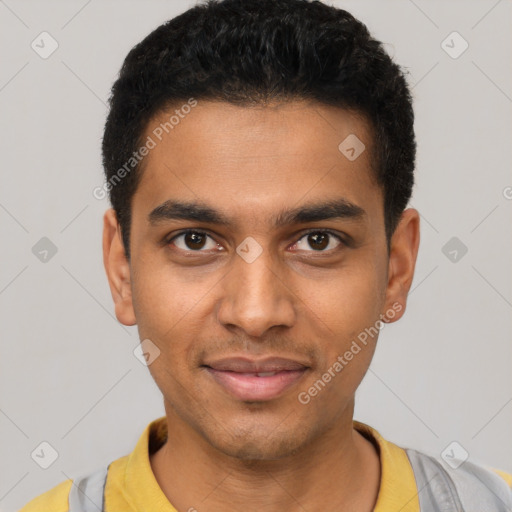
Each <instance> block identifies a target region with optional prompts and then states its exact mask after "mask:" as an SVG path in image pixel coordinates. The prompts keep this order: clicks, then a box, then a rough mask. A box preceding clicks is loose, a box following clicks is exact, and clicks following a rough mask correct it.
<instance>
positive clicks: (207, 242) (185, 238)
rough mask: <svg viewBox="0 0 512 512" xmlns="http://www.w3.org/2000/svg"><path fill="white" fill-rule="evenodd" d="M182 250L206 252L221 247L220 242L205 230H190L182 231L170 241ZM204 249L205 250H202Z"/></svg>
mask: <svg viewBox="0 0 512 512" xmlns="http://www.w3.org/2000/svg"><path fill="white" fill-rule="evenodd" d="M168 243H169V244H172V245H175V246H176V247H177V248H178V249H180V250H182V251H193V252H206V251H208V250H212V249H215V248H219V247H220V246H219V244H218V243H217V242H215V241H214V240H213V238H212V237H211V236H210V235H208V233H205V232H204V231H193V230H188V231H184V232H183V233H180V234H178V235H176V236H174V237H173V238H171V239H170V240H169V241H168ZM202 249H204V250H202Z"/></svg>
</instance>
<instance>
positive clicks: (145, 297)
mask: <svg viewBox="0 0 512 512" xmlns="http://www.w3.org/2000/svg"><path fill="white" fill-rule="evenodd" d="M190 110H191V111H190V112H189V113H188V114H187V115H186V116H183V117H180V120H179V123H176V124H174V125H173V128H172V129H168V132H169V133H165V131H164V132H163V134H162V133H161V131H162V130H160V131H158V127H161V126H162V123H165V122H167V121H169V117H170V115H172V114H173V112H162V113H160V114H159V115H158V116H156V117H155V118H154V119H153V120H152V122H151V123H150V124H149V126H148V128H147V132H146V134H145V137H144V140H146V138H147V137H148V136H150V137H151V138H152V139H153V141H154V142H155V145H154V147H153V148H152V149H151V150H150V151H149V154H148V155H147V156H146V157H145V160H144V164H143V175H142V179H141V181H140V184H139V187H138V189H137V191H136V193H135V195H134V197H133V202H132V225H131V241H130V250H131V259H130V262H129V263H128V262H127V261H126V259H125V258H124V252H123V248H122V243H121V237H120V232H119V226H118V225H117V223H116V220H115V215H114V214H113V211H112V210H109V211H107V213H106V214H105V229H104V259H105V266H106V268H107V274H108V277H109V282H110V286H111V289H112V295H113V297H114V300H115V303H116V315H117V318H118V319H119V321H121V322H122V323H123V324H126V325H133V324H135V323H136V324H137V326H138V330H139V334H140V339H141V340H150V342H147V341H146V342H144V343H146V350H147V352H148V353H149V354H150V356H149V357H150V361H151V363H150V364H149V370H150V372H151V375H152V376H153V378H154V379H155V382H156V383H157V385H158V387H159V388H160V390H161V392H162V394H163V396H164V400H165V405H166V411H167V412H168V414H172V415H174V416H175V417H176V421H179V422H181V424H182V425H184V426H185V427H186V428H188V429H190V431H191V432H192V431H193V432H195V433H196V434H199V435H200V437H201V438H202V439H203V440H205V441H206V442H207V443H208V445H209V446H211V447H213V448H215V449H217V450H220V451H221V452H222V453H225V454H228V455H232V456H236V457H239V458H243V459H259V460H264V459H268V460H270V459H277V458H281V457H285V456H287V455H289V454H291V453H296V452H297V451H298V450H300V449H301V448H302V447H305V446H307V445H308V444H310V443H311V442H313V441H314V440H315V439H319V438H321V436H325V435H326V434H328V433H329V432H331V431H333V430H334V429H335V428H336V426H339V425H340V422H345V423H346V422H350V424H351V421H352V413H353V405H354V394H355V391H356V389H357V387H358V385H359V383H360V382H361V380H362V378H363V376H364V374H365V372H366V371H367V369H368V366H369V364H370V361H371V358H372V355H373V352H374V349H375V344H376V341H377V337H378V327H379V326H381V325H382V320H384V321H389V322H391V321H395V320H397V319H398V318H400V316H401V315H402V314H403V311H404V309H405V299H406V294H407V291H408V289H409V287H410V284H411V281H412V277H413V271H414V263H415V259H416V252H417V248H418V240H419V239H418V218H417V212H416V211H415V210H406V212H405V213H404V215H403V217H402V222H401V223H400V225H399V227H398V228H397V231H396V232H395V234H394V236H393V240H392V245H391V252H390V254H388V251H387V246H386V237H385V230H384V209H383V193H382V190H381V188H380V187H379V186H378V185H377V184H376V183H375V181H374V179H373V174H372V171H371V169H370V151H371V135H370V132H369V130H368V126H367V124H366V122H365V120H364V119H363V118H361V117H358V116H356V115H354V114H353V113H350V112H348V111H346V110H342V109H336V108H333V107H326V106H321V105H318V104H315V103H306V102H293V103H286V104H280V105H273V106H266V107H263V106H260V107H257V108H256V107H250V108H249V107H238V106H233V105H230V104H226V103H221V102H208V101H199V102H198V103H197V105H196V106H195V107H194V108H193V109H190ZM155 130H157V131H156V132H155ZM155 133H157V134H159V136H155ZM351 134H353V135H355V136H357V138H358V139H359V140H360V141H361V142H362V143H363V144H364V145H365V149H364V150H363V151H362V153H361V154H360V155H359V156H358V157H357V158H355V159H354V158H353V157H354V155H357V152H358V149H360V148H361V147H362V146H357V147H356V146H354V147H355V150H354V151H351V150H350V147H349V148H348V149H347V148H345V146H343V147H342V149H343V148H344V151H341V150H340V149H339V145H340V143H341V142H342V141H344V140H345V139H346V138H347V137H348V136H349V135H351ZM353 135H351V137H353ZM160 138H161V140H160ZM348 140H349V141H350V140H352V142H353V141H354V140H355V139H353V138H352V139H348ZM151 145H152V144H151ZM349 146H353V144H352V145H349ZM347 156H349V157H350V158H348V157H347ZM364 333H366V335H365V334H364ZM363 340H364V341H363ZM153 357H154V360H152V359H153Z"/></svg>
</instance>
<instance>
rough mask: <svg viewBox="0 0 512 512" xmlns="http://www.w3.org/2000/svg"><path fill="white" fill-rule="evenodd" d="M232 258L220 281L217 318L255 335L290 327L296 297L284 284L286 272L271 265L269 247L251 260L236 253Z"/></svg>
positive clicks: (229, 325)
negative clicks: (221, 286) (221, 284)
mask: <svg viewBox="0 0 512 512" xmlns="http://www.w3.org/2000/svg"><path fill="white" fill-rule="evenodd" d="M233 258H234V261H233V263H232V268H231V269H230V271H229V272H228V273H227V275H226V276H225V277H224V279H223V280H222V283H223V292H224V293H223V295H222V298H221V300H220V305H219V307H218V310H217V317H218V321H219V322H220V323H221V324H222V325H224V326H225V327H230V328H233V326H235V327H238V328H240V329H243V330H244V331H245V333H246V334H247V335H249V336H255V337H260V336H262V335H263V334H265V332H266V331H268V330H269V329H271V328H273V327H277V326H279V327H291V326H292V325H293V324H294V322H295V317H296V311H295V309H296V308H295V303H296V300H297V298H296V295H295V294H294V292H293V291H292V290H291V289H290V287H289V283H287V279H286V275H285V274H286V271H285V270H281V271H280V270H279V268H280V267H279V266H278V265H276V264H275V262H274V264H273V262H272V258H271V257H270V254H269V252H268V250H263V252H262V253H261V254H260V255H259V256H258V257H257V258H256V260H254V261H252V262H248V261H246V260H244V259H243V258H242V257H240V256H239V255H238V254H235V255H234V256H233Z"/></svg>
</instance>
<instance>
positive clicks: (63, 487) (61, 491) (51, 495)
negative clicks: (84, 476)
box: [19, 479, 73, 512]
mask: <svg viewBox="0 0 512 512" xmlns="http://www.w3.org/2000/svg"><path fill="white" fill-rule="evenodd" d="M72 485H73V481H72V480H70V479H69V480H65V481H64V482H61V483H60V484H58V485H56V486H55V487H52V488H51V489H50V490H49V491H46V492H44V493H43V494H40V495H39V496H37V497H36V498H34V499H33V500H31V501H30V502H28V503H27V504H26V505H25V506H24V507H23V508H22V509H21V510H20V511H19V512H47V511H49V510H51V511H52V512H68V509H69V504H68V496H69V491H70V489H71V486H72Z"/></svg>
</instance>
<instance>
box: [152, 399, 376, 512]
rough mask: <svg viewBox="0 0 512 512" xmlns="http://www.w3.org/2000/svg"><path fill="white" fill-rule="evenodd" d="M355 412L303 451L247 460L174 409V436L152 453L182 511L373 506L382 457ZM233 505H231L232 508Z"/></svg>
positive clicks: (170, 414) (158, 474)
mask: <svg viewBox="0 0 512 512" xmlns="http://www.w3.org/2000/svg"><path fill="white" fill-rule="evenodd" d="M352 413H353V407H352V408H351V410H350V416H349V417H346V418H342V419H340V422H339V423H338V424H336V425H335V428H333V429H331V430H330V431H329V432H327V433H326V434H325V435H324V436H322V438H320V439H318V440H316V441H315V442H313V443H310V444H309V445H308V446H307V447H304V448H303V449H302V450H301V451H300V452H297V453H294V454H293V455H290V456H288V457H285V458H283V459H280V460H256V461H247V460H241V459H237V458H235V457H231V456H228V455H226V454H224V453H221V452H219V451H218V450H217V449H216V448H214V447H212V446H211V445H210V444H209V443H208V442H207V441H206V440H205V439H204V438H203V437H202V436H200V435H199V434H198V433H197V432H196V431H195V430H193V429H192V428H191V427H190V426H189V425H187V424H186V423H184V422H183V421H182V420H181V419H180V418H179V417H178V416H177V415H176V414H175V413H174V411H173V409H172V408H167V407H166V417H167V428H168V439H167V441H166V443H165V444H164V445H163V446H162V447H161V448H160V449H159V450H158V451H157V452H156V453H154V454H152V455H151V456H150V463H151V467H152V470H153V473H154V474H155V478H156V480H157V482H158V484H159V486H160V487H161V489H162V491H163V492H164V494H165V495H166V497H167V498H168V500H169V501H170V503H172V505H173V506H174V507H175V508H176V509H177V510H187V511H189V510H190V511H194V510H197V511H199V512H216V511H218V510H226V511H228V510H248V511H252V510H254V511H256V510H257V511H265V512H277V511H279V512H281V511H282V510H283V508H284V509H285V510H288V511H290V512H292V511H303V510H308V511H311V512H313V511H317V510H318V511H320V510H322V511H323V510H333V508H334V507H333V506H335V508H336V509H340V510H343V509H348V510H358V511H361V512H364V511H371V510H373V508H374V506H375V502H376V500H377V495H378V490H379V483H380V461H379V455H378V453H377V451H376V449H375V447H374V446H373V444H372V443H371V442H370V441H368V440H367V439H366V438H364V437H363V436H362V435H361V434H359V433H358V432H357V431H356V430H354V428H353V424H352ZM226 505H228V506H229V508H226Z"/></svg>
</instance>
